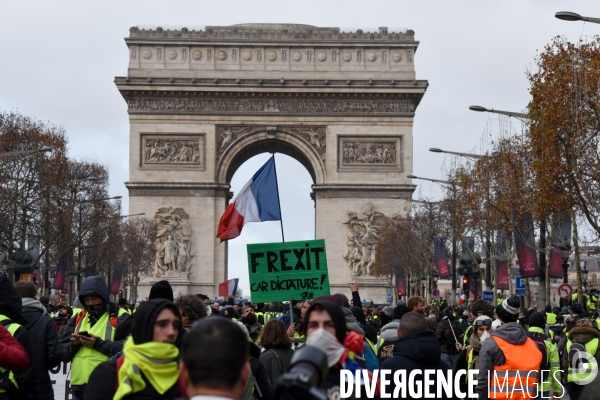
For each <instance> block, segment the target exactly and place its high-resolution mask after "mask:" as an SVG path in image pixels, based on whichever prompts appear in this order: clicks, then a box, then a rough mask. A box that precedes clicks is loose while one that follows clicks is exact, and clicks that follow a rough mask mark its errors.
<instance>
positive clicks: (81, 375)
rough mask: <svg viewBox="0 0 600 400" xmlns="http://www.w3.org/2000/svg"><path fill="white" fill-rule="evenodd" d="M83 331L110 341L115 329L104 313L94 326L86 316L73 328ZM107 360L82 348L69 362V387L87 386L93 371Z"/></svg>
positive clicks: (100, 354)
mask: <svg viewBox="0 0 600 400" xmlns="http://www.w3.org/2000/svg"><path fill="white" fill-rule="evenodd" d="M123 312H125V311H123ZM83 331H87V332H88V333H89V334H91V335H96V336H98V337H100V338H101V339H103V340H110V341H112V340H113V338H114V336H115V328H113V326H112V324H111V323H110V316H109V313H108V312H105V313H104V315H103V316H102V318H100V319H99V320H98V322H96V323H95V324H94V326H91V324H90V316H89V315H86V316H85V317H84V318H83V319H82V320H81V322H80V323H79V324H78V325H77V326H76V327H75V332H83ZM108 359H109V357H108V356H107V355H105V354H102V353H100V352H99V351H97V350H94V349H92V348H90V347H85V346H82V347H81V348H80V349H79V351H77V353H76V354H75V356H74V357H73V360H72V361H71V385H85V384H87V383H88V381H89V380H90V375H92V372H93V371H94V369H95V368H96V367H97V366H98V365H100V364H102V363H103V362H104V361H107V360H108Z"/></svg>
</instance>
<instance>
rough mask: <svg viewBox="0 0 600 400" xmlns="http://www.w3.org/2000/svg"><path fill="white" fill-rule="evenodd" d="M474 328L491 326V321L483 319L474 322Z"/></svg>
mask: <svg viewBox="0 0 600 400" xmlns="http://www.w3.org/2000/svg"><path fill="white" fill-rule="evenodd" d="M474 326H475V327H476V328H478V327H480V326H492V320H491V319H483V320H481V319H480V320H479V321H475V325H474Z"/></svg>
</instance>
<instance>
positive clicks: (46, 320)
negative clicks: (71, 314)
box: [21, 297, 60, 400]
mask: <svg viewBox="0 0 600 400" xmlns="http://www.w3.org/2000/svg"><path fill="white" fill-rule="evenodd" d="M22 300H23V311H22V313H21V315H22V316H23V319H24V320H25V328H27V332H28V333H29V345H30V346H31V351H32V355H33V358H32V360H31V361H32V364H33V370H34V373H35V378H36V381H37V390H38V399H40V400H44V399H48V400H53V399H54V390H53V389H52V382H51V381H50V374H49V373H48V370H49V369H52V368H55V367H56V366H57V365H58V364H59V363H60V358H59V357H58V334H57V333H56V327H55V325H54V322H53V321H52V319H51V318H50V317H49V316H48V315H46V314H45V311H46V309H45V308H44V306H43V305H42V303H40V302H39V301H37V300H33V299H30V298H28V297H26V298H24V299H22Z"/></svg>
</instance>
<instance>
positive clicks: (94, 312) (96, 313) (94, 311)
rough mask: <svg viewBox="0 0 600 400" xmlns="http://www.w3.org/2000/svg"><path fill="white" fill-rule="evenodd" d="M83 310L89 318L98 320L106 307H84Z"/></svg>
mask: <svg viewBox="0 0 600 400" xmlns="http://www.w3.org/2000/svg"><path fill="white" fill-rule="evenodd" d="M85 309H86V310H87V312H88V313H90V317H93V318H96V319H100V317H102V314H104V313H105V312H106V305H105V304H104V303H102V304H98V305H95V306H85Z"/></svg>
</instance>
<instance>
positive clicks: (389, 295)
mask: <svg viewBox="0 0 600 400" xmlns="http://www.w3.org/2000/svg"><path fill="white" fill-rule="evenodd" d="M391 302H392V294H391V293H388V303H391Z"/></svg>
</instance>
